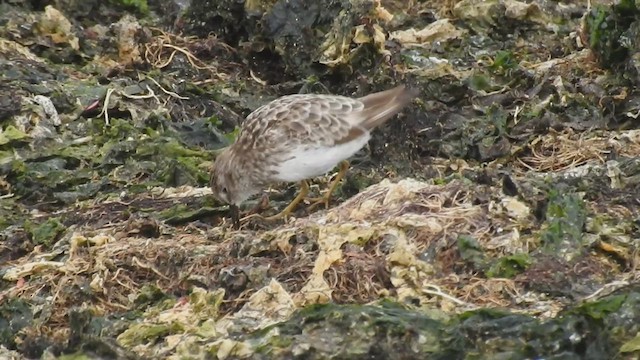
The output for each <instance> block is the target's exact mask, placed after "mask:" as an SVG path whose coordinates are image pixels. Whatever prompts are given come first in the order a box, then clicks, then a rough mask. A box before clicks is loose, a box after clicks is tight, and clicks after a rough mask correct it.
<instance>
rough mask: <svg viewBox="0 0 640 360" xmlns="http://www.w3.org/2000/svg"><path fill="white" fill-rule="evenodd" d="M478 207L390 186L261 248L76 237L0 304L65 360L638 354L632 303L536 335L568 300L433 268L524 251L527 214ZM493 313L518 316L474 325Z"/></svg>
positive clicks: (188, 237) (8, 276) (431, 191)
mask: <svg viewBox="0 0 640 360" xmlns="http://www.w3.org/2000/svg"><path fill="white" fill-rule="evenodd" d="M494 190H495V189H494ZM479 193H482V190H479V187H478V186H477V185H474V186H469V183H468V182H466V181H464V180H453V181H451V182H449V183H448V184H446V185H431V184H427V183H423V182H419V181H416V180H412V179H406V180H401V181H399V182H398V183H392V182H390V181H388V180H385V181H383V182H381V183H379V184H377V185H373V186H371V187H369V188H367V189H365V190H364V191H362V192H361V193H359V194H358V195H356V196H354V197H353V198H351V199H349V200H347V201H346V202H344V203H343V204H341V205H339V206H337V207H335V208H333V209H330V210H328V211H327V212H319V213H315V214H313V215H311V216H309V217H307V218H300V219H296V220H295V221H293V222H290V223H288V224H284V225H283V226H281V227H278V228H276V229H273V230H270V231H266V232H263V233H254V232H250V231H239V232H235V231H233V232H227V231H228V230H227V229H226V228H214V229H211V230H209V231H208V232H206V233H205V232H201V233H197V234H195V235H194V234H189V233H188V232H189V231H191V232H194V229H193V228H185V229H183V231H179V233H180V234H177V233H176V232H173V233H172V231H170V230H169V229H163V231H161V233H163V234H164V235H162V236H160V238H158V239H144V238H140V237H139V235H137V234H135V235H133V236H129V237H128V236H126V235H124V234H123V233H122V229H123V228H125V227H126V226H125V225H126V224H124V223H123V224H111V225H110V226H109V227H107V228H104V229H102V230H99V231H97V230H92V231H88V230H87V231H85V229H82V228H74V229H68V230H69V231H68V234H69V235H66V236H65V237H63V239H61V240H60V241H58V242H57V243H56V244H55V246H54V247H53V251H52V252H51V253H47V254H42V253H37V252H34V253H33V254H31V256H30V257H25V258H23V259H22V261H21V262H19V263H15V264H12V266H11V267H7V268H4V269H3V271H2V275H3V279H4V280H5V281H15V282H16V284H15V286H14V287H13V288H12V289H10V291H9V292H6V293H5V295H8V297H9V298H12V299H14V300H12V301H13V306H14V308H15V309H22V310H21V311H16V314H17V315H19V316H21V317H23V318H25V319H32V321H30V322H25V321H22V322H20V323H21V324H23V327H22V328H21V329H17V330H18V331H16V332H15V333H14V336H15V339H16V342H18V341H23V342H24V341H27V340H26V339H29V338H30V337H37V336H38V334H43V333H45V334H46V333H48V334H49V335H51V336H52V338H54V339H56V338H57V339H59V341H60V342H61V343H64V339H66V338H68V339H69V342H68V347H67V349H66V351H78V353H77V354H80V353H82V354H85V355H90V356H97V357H116V358H138V357H144V358H168V359H171V358H175V359H179V358H186V357H188V358H211V357H213V358H221V359H224V358H257V359H260V358H283V359H285V358H292V357H300V356H302V357H307V356H309V357H310V358H327V357H333V358H370V357H371V356H375V357H380V358H388V359H405V358H415V356H417V355H418V354H425V353H429V354H432V355H433V356H434V358H442V359H445V358H446V359H450V358H461V357H464V356H465V354H477V355H479V356H489V355H490V354H493V355H496V354H498V353H499V354H500V356H502V355H505V356H506V358H524V357H535V356H560V357H562V356H565V355H566V356H569V358H579V357H580V358H581V357H582V356H584V355H585V354H589V356H588V357H591V355H593V356H595V357H592V358H594V359H595V358H609V357H610V356H609V355H611V354H614V353H617V352H618V350H619V351H621V352H625V353H630V354H633V353H635V352H637V351H638V346H637V343H638V340H637V337H634V336H636V334H637V331H638V327H639V326H640V325H638V324H640V318H639V317H640V314H639V313H638V312H637V311H631V310H632V309H635V308H636V307H637V306H638V305H639V304H637V303H638V301H639V300H640V293H639V292H638V288H637V287H630V288H628V289H627V290H624V291H623V290H618V292H617V293H615V294H613V295H609V296H605V297H603V298H602V299H601V300H598V301H592V302H586V303H584V304H582V305H579V306H578V307H574V308H573V309H572V310H568V311H563V312H562V313H561V314H562V316H559V317H556V318H552V319H550V320H546V321H542V320H537V319H535V318H532V317H531V315H532V314H533V315H541V316H542V317H553V316H556V315H557V314H558V313H559V312H560V309H561V308H562V307H564V305H565V304H563V303H562V300H561V299H559V298H558V299H554V298H549V297H547V296H545V295H544V294H536V293H532V292H527V293H520V291H521V289H519V288H518V287H517V285H516V283H515V282H514V281H513V280H510V279H505V278H482V277H477V276H474V275H465V274H464V271H460V270H458V271H457V273H455V272H450V273H449V274H448V275H443V274H442V272H443V271H442V269H446V268H449V269H451V268H455V266H458V265H456V262H458V261H459V260H460V259H459V257H458V258H456V256H453V255H452V254H451V251H449V252H448V253H447V251H442V252H438V251H439V250H438V249H439V248H440V249H446V246H445V245H446V243H447V242H448V241H449V240H447V239H452V238H453V239H455V238H456V237H457V236H454V235H455V234H465V235H469V236H473V237H474V238H475V239H476V241H477V242H478V243H479V244H482V248H484V249H487V250H486V251H487V252H492V251H493V252H505V251H506V250H505V249H508V252H514V251H515V252H517V249H521V250H524V249H526V248H527V247H528V246H529V245H528V243H527V241H524V240H523V239H524V237H520V236H518V234H517V232H514V229H516V226H517V225H518V224H519V223H521V222H523V221H526V220H527V219H528V217H529V216H531V215H529V213H530V212H529V211H513V209H521V210H522V209H523V208H526V205H525V204H523V203H521V204H520V205H519V206H516V207H514V206H513V204H514V203H517V202H518V201H519V200H517V199H511V200H510V201H504V202H502V204H503V205H500V204H497V203H496V204H493V205H492V206H490V207H487V206H486V204H482V203H480V202H479V201H478V198H477V197H478V195H479ZM502 198H504V196H502ZM187 230H188V231H187ZM505 233H506V234H509V235H508V236H507V237H506V238H505ZM207 236H208V239H207ZM496 239H499V241H500V242H499V243H500V244H503V245H502V246H497V245H496ZM505 239H509V240H510V241H508V242H507V241H505ZM439 243H440V244H439ZM491 249H493V250H491ZM430 253H431V254H434V253H435V254H436V256H433V255H429V254H430ZM463 268H464V267H463ZM25 279H29V280H25ZM79 285H82V286H79ZM207 289H212V290H207ZM181 293H182V294H188V295H186V296H182V297H176V295H179V294H181ZM172 294H173V295H172ZM17 299H25V300H17ZM26 299H29V300H26ZM380 299H388V300H382V302H379V301H380ZM21 301H23V302H30V303H32V305H31V306H30V307H25V306H22V307H21V306H20V305H21V304H20V302H21ZM331 301H333V302H334V303H333V304H327V305H321V304H323V303H328V302H331ZM372 302H374V303H372ZM375 302H379V303H378V304H377V305H375ZM33 303H37V306H33ZM340 303H343V304H344V303H350V304H351V305H340ZM366 303H370V305H357V304H366ZM400 304H405V305H400ZM496 306H498V307H509V308H511V311H506V310H488V309H480V307H493V308H495V307H496ZM30 309H31V310H30ZM69 309H70V310H69ZM456 313H460V315H455V314H456ZM517 313H520V314H517ZM64 324H69V325H68V327H67V326H64ZM61 325H62V326H61ZM613 329H615V330H616V331H615V335H614V332H613V331H612V330H613ZM110 338H116V339H117V345H116V344H114V343H113V342H112V341H110V340H109V339H110ZM55 349H56V348H55V347H54V348H52V349H50V350H49V351H48V352H47V353H49V354H52V353H55V352H57V351H55ZM58 350H60V346H59V347H58ZM493 355H491V356H493ZM496 356H497V355H496Z"/></svg>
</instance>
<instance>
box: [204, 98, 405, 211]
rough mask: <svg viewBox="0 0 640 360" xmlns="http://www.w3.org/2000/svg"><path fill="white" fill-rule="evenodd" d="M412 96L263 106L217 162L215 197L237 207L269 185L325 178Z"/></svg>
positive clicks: (293, 100) (288, 101)
mask: <svg viewBox="0 0 640 360" xmlns="http://www.w3.org/2000/svg"><path fill="white" fill-rule="evenodd" d="M416 95H417V92H416V91H414V90H410V89H406V88H405V87H404V86H398V87H395V88H393V89H390V90H386V91H382V92H378V93H374V94H370V95H367V96H364V97H361V98H358V99H353V98H349V97H345V96H337V95H316V94H304V95H288V96H283V97H281V98H278V99H276V100H274V101H272V102H270V103H268V104H266V105H263V106H261V107H260V108H258V109H257V110H255V111H254V112H252V113H251V114H250V115H249V116H247V118H246V120H245V121H244V122H243V124H242V127H241V129H240V134H239V135H238V138H237V140H236V142H235V143H234V144H233V145H231V146H229V147H228V148H227V149H225V150H224V151H223V152H222V153H221V154H220V155H219V156H218V157H217V158H216V160H215V163H214V169H213V172H212V176H211V188H212V190H213V194H214V195H215V196H216V197H217V198H218V199H220V200H221V201H224V202H226V203H229V204H232V205H236V206H237V205H240V203H242V202H243V201H245V200H246V199H247V198H249V197H250V196H252V195H254V194H256V193H257V192H259V191H260V190H262V189H264V188H265V187H267V186H268V185H269V184H272V183H276V182H281V181H302V180H306V179H309V178H312V177H315V176H319V175H323V174H325V173H326V172H328V171H329V170H331V169H332V168H334V167H335V166H336V165H337V164H338V163H340V162H341V161H344V160H346V159H347V158H349V157H351V156H352V155H353V154H354V153H356V152H357V151H358V150H360V149H361V148H362V147H363V146H364V145H365V144H366V143H367V141H368V140H369V138H370V131H371V130H373V129H374V128H375V127H377V126H379V125H380V124H382V123H384V122H385V121H386V120H388V119H389V118H390V117H392V116H393V115H395V114H396V113H398V112H399V111H400V110H401V109H402V108H403V107H404V106H406V105H407V104H408V103H409V102H410V101H411V99H413V98H414V97H415V96H416Z"/></svg>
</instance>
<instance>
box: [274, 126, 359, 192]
mask: <svg viewBox="0 0 640 360" xmlns="http://www.w3.org/2000/svg"><path fill="white" fill-rule="evenodd" d="M370 137H371V136H370V134H369V133H366V134H365V135H363V136H362V137H359V138H357V139H354V140H352V141H350V142H348V143H344V144H339V145H335V146H331V147H316V148H308V147H307V148H303V147H300V148H298V149H296V150H294V151H292V152H291V155H292V156H293V158H291V159H289V160H287V161H284V162H282V163H281V164H280V165H278V167H277V168H276V172H277V174H276V176H275V180H277V181H288V182H292V181H300V180H304V179H310V178H313V177H316V176H320V175H324V174H326V173H327V172H329V170H331V169H333V168H334V167H335V166H336V165H337V164H338V163H339V162H340V161H342V160H346V159H348V158H350V157H351V156H353V155H354V154H355V153H356V152H358V150H360V149H362V147H363V146H364V145H365V144H366V143H367V141H369V138H370Z"/></svg>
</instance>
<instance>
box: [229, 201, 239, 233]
mask: <svg viewBox="0 0 640 360" xmlns="http://www.w3.org/2000/svg"><path fill="white" fill-rule="evenodd" d="M229 210H231V221H233V228H234V229H236V230H238V229H240V209H239V208H238V205H234V204H231V205H229Z"/></svg>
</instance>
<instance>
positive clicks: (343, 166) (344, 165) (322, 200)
mask: <svg viewBox="0 0 640 360" xmlns="http://www.w3.org/2000/svg"><path fill="white" fill-rule="evenodd" d="M339 168H340V170H339V171H338V174H337V175H336V178H335V179H333V182H331V185H329V190H327V192H326V193H325V194H324V195H323V196H321V197H319V198H315V199H309V200H310V201H312V202H313V203H312V204H311V205H309V210H313V209H314V208H315V207H316V206H318V205H320V204H324V207H325V209H328V208H329V200H331V194H333V192H334V190H335V189H336V187H337V186H338V184H339V183H340V180H342V178H343V177H344V175H345V174H346V173H347V170H349V162H348V161H347V160H342V161H341V162H340V164H339Z"/></svg>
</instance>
